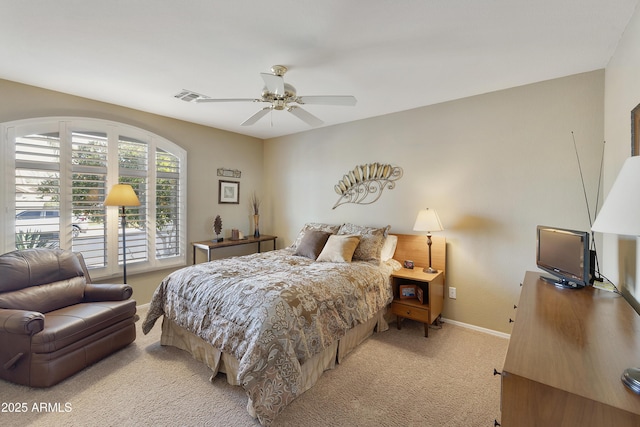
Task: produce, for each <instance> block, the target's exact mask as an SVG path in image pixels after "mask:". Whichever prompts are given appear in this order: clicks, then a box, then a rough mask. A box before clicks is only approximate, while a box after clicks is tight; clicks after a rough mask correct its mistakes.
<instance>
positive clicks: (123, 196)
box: [104, 184, 140, 284]
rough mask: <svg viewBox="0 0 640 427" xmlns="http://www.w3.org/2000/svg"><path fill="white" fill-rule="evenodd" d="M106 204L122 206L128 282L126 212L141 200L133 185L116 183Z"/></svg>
mask: <svg viewBox="0 0 640 427" xmlns="http://www.w3.org/2000/svg"><path fill="white" fill-rule="evenodd" d="M104 205H105V206H120V207H122V211H121V214H120V216H121V218H122V220H121V221H122V270H123V273H124V283H125V284H126V283H127V239H126V237H125V232H126V231H125V230H126V229H127V214H126V213H125V207H126V206H140V200H138V196H136V193H135V191H133V187H131V186H130V185H129V184H116V185H114V186H113V187H111V190H110V191H109V194H107V198H106V199H105V200H104Z"/></svg>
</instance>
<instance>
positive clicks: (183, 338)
mask: <svg viewBox="0 0 640 427" xmlns="http://www.w3.org/2000/svg"><path fill="white" fill-rule="evenodd" d="M385 312H386V309H383V310H381V311H379V312H378V313H377V314H376V315H374V316H373V317H372V318H371V319H369V320H368V321H367V322H366V323H363V324H360V325H358V326H356V327H354V328H352V329H350V330H349V331H347V333H346V334H345V336H344V337H342V338H341V339H340V340H339V341H337V342H334V343H333V344H332V345H330V346H329V347H328V348H326V349H325V350H324V351H323V352H321V353H318V354H316V355H315V356H313V357H312V358H311V359H309V360H307V361H306V362H305V363H304V364H303V365H302V366H301V368H302V392H305V391H307V390H309V389H310V388H311V387H313V385H314V384H315V383H316V381H318V379H319V378H320V376H321V375H322V373H323V372H324V371H326V370H328V369H333V368H335V366H336V363H340V362H341V361H342V360H343V358H344V357H345V356H346V355H347V354H349V353H350V352H351V351H352V350H353V349H354V348H356V347H357V346H358V345H360V344H361V343H362V342H363V341H364V340H366V339H367V338H369V337H370V336H371V335H372V334H373V332H374V330H375V331H377V332H383V331H386V330H387V329H389V324H388V323H387V320H386V319H385ZM160 344H162V345H169V346H172V347H177V348H180V349H182V350H185V351H187V352H189V353H190V354H191V356H193V358H195V359H196V360H198V361H200V362H203V363H205V364H206V365H207V366H208V367H209V368H210V369H211V370H212V371H213V374H212V376H211V378H210V380H211V381H213V380H214V378H215V376H216V375H217V374H218V372H222V373H224V374H226V377H227V382H228V383H229V384H231V385H240V383H239V381H238V365H239V363H238V359H236V358H235V357H233V356H232V355H230V354H228V353H223V352H221V351H219V350H218V349H216V348H215V347H213V346H212V345H211V344H209V343H207V342H206V341H205V340H203V339H202V338H200V337H198V336H197V335H195V334H193V333H191V332H189V331H187V330H186V329H184V328H182V327H181V326H178V325H176V324H175V323H174V322H172V321H171V320H168V319H167V318H166V317H163V320H162V336H161V338H160ZM247 411H248V412H249V414H251V416H252V417H254V418H255V417H256V414H255V411H254V409H253V404H252V402H251V399H249V402H248V403H247Z"/></svg>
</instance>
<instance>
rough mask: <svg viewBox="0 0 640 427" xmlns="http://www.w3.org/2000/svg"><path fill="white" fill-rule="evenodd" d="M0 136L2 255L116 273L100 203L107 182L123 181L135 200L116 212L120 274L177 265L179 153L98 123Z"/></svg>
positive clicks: (6, 127)
mask: <svg viewBox="0 0 640 427" xmlns="http://www.w3.org/2000/svg"><path fill="white" fill-rule="evenodd" d="M1 130H2V134H1V136H0V143H1V144H2V152H3V153H5V156H4V159H3V160H1V161H0V164H1V165H0V168H2V169H0V174H1V175H2V176H3V177H4V178H5V182H6V184H5V185H3V187H2V189H1V190H0V197H1V198H2V201H3V203H2V204H3V206H6V207H7V208H6V209H4V210H3V211H2V212H1V213H0V218H2V222H3V223H5V226H3V227H2V230H1V231H0V233H1V234H0V237H2V242H4V243H3V244H4V249H5V250H4V252H7V251H11V250H14V249H24V248H31V247H60V248H64V249H71V250H73V251H75V252H82V254H83V255H84V258H85V261H86V263H87V265H88V267H89V268H91V269H92V272H91V275H92V277H95V278H99V277H106V276H110V275H115V274H118V273H119V271H120V268H121V267H120V266H121V264H122V259H123V254H122V244H121V242H122V230H121V227H120V221H119V216H118V215H119V213H120V212H119V210H118V209H117V208H116V207H108V208H107V207H105V206H103V203H104V199H105V197H106V195H107V193H108V191H109V189H110V188H111V186H112V185H113V184H116V183H126V184H130V185H131V186H132V187H133V188H134V190H135V192H136V194H137V195H138V198H139V199H140V202H141V205H140V206H137V207H126V208H125V214H126V217H127V229H126V240H127V254H126V255H127V268H128V269H129V270H130V271H131V272H132V273H135V272H136V271H137V272H141V271H146V270H150V269H156V268H162V267H170V266H177V265H183V264H184V263H185V261H186V256H185V247H186V243H185V236H186V221H185V218H186V152H185V150H183V149H182V148H180V147H179V146H178V145H176V144H175V143H172V142H171V141H168V140H166V139H165V138H162V137H160V136H158V135H155V134H153V133H150V132H147V131H145V130H143V129H139V128H136V127H133V126H129V125H126V124H122V123H116V122H110V121H105V120H99V119H89V118H66V117H64V118H59V117H56V118H40V119H31V120H21V121H16V122H10V123H4V124H2V129H1Z"/></svg>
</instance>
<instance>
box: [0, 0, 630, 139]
mask: <svg viewBox="0 0 640 427" xmlns="http://www.w3.org/2000/svg"><path fill="white" fill-rule="evenodd" d="M637 3H638V0H536V1H531V0H351V1H346V0H235V1H222V0H218V1H214V0H188V1H178V0H174V1H171V0H133V1H130V0H129V1H127V0H108V1H105V0H57V1H51V0H29V1H16V0H0V16H2V23H1V24H0V78H3V79H7V80H13V81H16V82H21V83H26V84H30V85H35V86H40V87H43V88H47V89H53V90H56V91H60V92H65V93H69V94H73V95H78V96H82V97H86V98H91V99H95V100H99V101H104V102H109V103H113V104H118V105H122V106H126V107H130V108H135V109H138V110H143V111H148V112H151V113H156V114H161V115H164V116H169V117H174V118H177V119H182V120H186V121H190V122H194V123H200V124H203V125H207V126H213V127H216V128H220V129H225V130H229V131H232V132H237V133H242V134H246V135H251V136H255V137H258V138H263V139H266V138H271V137H276V136H280V135H286V134H291V133H296V132H301V131H305V130H308V129H310V127H309V126H308V125H306V124H305V123H303V122H302V121H300V120H299V119H298V118H296V117H294V116H293V115H292V114H289V113H288V112H286V111H274V112H273V113H270V114H269V115H267V116H265V117H263V118H262V119H261V120H260V121H259V122H258V123H257V124H255V125H253V126H249V127H247V126H240V123H242V122H243V121H244V120H245V119H247V118H248V117H249V116H251V115H252V114H253V113H255V112H256V111H258V110H259V109H260V108H262V107H263V106H264V104H259V103H250V102H247V103H221V104H217V103H216V104H214V103H206V104H203V103H200V104H198V103H187V102H184V101H181V100H178V99H176V98H174V95H175V94H177V93H178V92H180V91H181V90H182V89H188V90H192V91H195V92H198V93H201V94H204V95H207V96H210V97H213V98H258V97H259V96H260V94H261V91H262V87H263V81H262V79H261V77H260V73H261V72H270V68H271V66H272V65H275V64H282V65H286V66H287V67H288V68H289V71H288V72H287V74H286V75H285V81H286V82H288V83H290V84H292V85H294V86H295V87H296V89H297V91H298V95H354V96H355V97H356V98H357V100H358V103H357V105H356V106H355V107H344V106H323V105H314V106H311V105H307V106H305V107H304V108H305V109H306V110H308V111H309V112H311V113H313V114H314V115H316V116H318V117H319V118H320V119H322V120H324V121H325V126H328V125H332V124H337V123H343V122H350V121H354V120H359V119H364V118H368V117H374V116H379V115H384V114H388V113H393V112H397V111H403V110H407V109H411V108H416V107H420V106H425V105H430V104H435V103H439V102H443V101H448V100H452V99H458V98H463V97H466V96H471V95H477V94H481V93H487V92H491V91H495V90H499V89H505V88H509V87H513V86H518V85H523V84H528V83H533V82H537V81H542V80H547V79H552V78H556V77H561V76H566V75H571V74H576V73H581V72H585V71H592V70H596V69H601V68H604V67H605V66H606V65H607V62H608V60H609V59H610V57H611V55H612V54H613V52H614V50H615V47H616V43H617V42H618V40H619V39H620V37H621V35H622V33H623V31H624V29H625V26H626V24H627V23H628V21H629V19H630V18H631V16H632V14H633V11H634V10H635V7H636V5H637ZM0 102H2V100H1V94H0Z"/></svg>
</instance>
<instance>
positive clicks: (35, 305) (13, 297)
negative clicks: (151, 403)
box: [0, 249, 136, 387]
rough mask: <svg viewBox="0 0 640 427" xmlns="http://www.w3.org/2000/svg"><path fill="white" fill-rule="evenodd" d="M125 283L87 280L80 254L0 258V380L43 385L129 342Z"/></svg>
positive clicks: (132, 313) (130, 311) (132, 332)
mask: <svg viewBox="0 0 640 427" xmlns="http://www.w3.org/2000/svg"><path fill="white" fill-rule="evenodd" d="M131 295H132V289H131V287H130V286H128V285H112V284H95V283H91V279H90V277H89V273H88V271H87V267H86V265H85V263H84V259H83V258H82V255H81V254H76V253H74V252H71V251H66V250H61V249H26V250H21V251H14V252H9V253H6V254H4V255H0V378H3V379H5V380H7V381H11V382H14V383H18V384H24V385H27V386H31V387H49V386H51V385H54V384H56V383H58V382H60V381H62V380H63V379H65V378H67V377H69V376H71V375H73V374H75V373H76V372H78V371H80V370H82V369H84V368H85V367H87V366H89V365H90V364H92V363H95V362H97V361H98V360H100V359H102V358H104V357H106V356H107V355H109V354H111V353H113V352H115V351H117V350H119V349H121V348H123V347H125V346H127V345H128V344H130V343H131V342H133V341H134V340H135V338H136V329H135V318H136V302H135V300H133V299H131Z"/></svg>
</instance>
